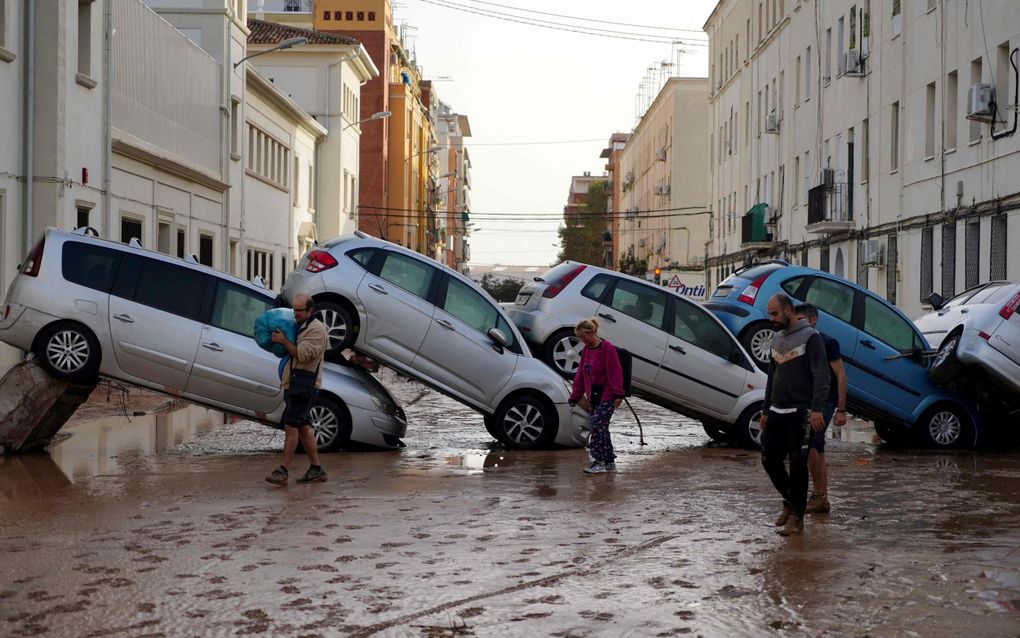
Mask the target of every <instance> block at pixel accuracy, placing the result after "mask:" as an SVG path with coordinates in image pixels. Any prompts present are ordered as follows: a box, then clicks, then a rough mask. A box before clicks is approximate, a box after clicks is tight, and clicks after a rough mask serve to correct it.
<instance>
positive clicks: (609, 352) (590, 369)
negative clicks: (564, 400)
mask: <svg viewBox="0 0 1020 638" xmlns="http://www.w3.org/2000/svg"><path fill="white" fill-rule="evenodd" d="M593 387H601V388H602V400H603V401H612V400H614V399H621V398H623V396H624V392H623V368H621V367H620V355H619V354H617V352H616V348H615V347H613V344H611V343H609V342H608V341H606V340H605V339H603V340H602V342H601V343H599V345H597V346H595V347H594V348H589V347H585V348H584V350H582V351H581V363H580V364H579V365H578V366H577V374H576V375H575V376H574V388H573V390H572V391H571V392H570V402H571V403H577V402H578V401H580V400H581V397H582V396H587V397H588V398H589V399H590V398H591V389H592V388H593Z"/></svg>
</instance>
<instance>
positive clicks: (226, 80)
mask: <svg viewBox="0 0 1020 638" xmlns="http://www.w3.org/2000/svg"><path fill="white" fill-rule="evenodd" d="M107 2H110V0H107ZM231 21H232V17H231V12H230V11H227V20H226V28H224V29H223V56H222V58H223V59H222V65H223V66H222V69H223V73H222V76H223V81H222V82H221V83H220V84H221V87H220V91H221V93H220V114H221V117H220V149H221V150H220V175H221V176H222V178H223V181H224V182H226V183H227V184H228V186H227V190H226V192H224V193H223V199H224V201H223V203H224V206H223V228H224V233H223V258H224V262H223V267H222V268H220V270H222V271H224V272H229V273H230V274H231V275H233V274H236V273H234V272H233V271H231V269H230V200H231V196H230V195H231V194H230V191H231V190H232V189H233V186H234V185H233V184H231V183H230V127H231V126H232V125H233V122H231V121H230V106H229V105H230V74H231V73H233V72H234V69H233V65H232V62H231V61H232V57H231V47H230V28H231V26H230V25H231ZM245 68H246V67H244V66H242V67H241V72H242V73H244V72H245ZM240 187H241V190H242V191H243V190H244V179H243V178H242V179H241V184H240ZM243 233H244V211H243V210H242V211H241V224H240V226H239V232H238V235H239V237H238V247H237V250H238V253H239V254H244V252H243V251H244V247H243V246H242V245H240V239H241V237H243ZM215 263H216V260H213V267H214V268H215Z"/></svg>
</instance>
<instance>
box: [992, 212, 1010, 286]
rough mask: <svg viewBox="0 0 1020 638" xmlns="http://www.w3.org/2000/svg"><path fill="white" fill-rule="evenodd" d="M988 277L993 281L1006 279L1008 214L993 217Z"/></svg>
mask: <svg viewBox="0 0 1020 638" xmlns="http://www.w3.org/2000/svg"><path fill="white" fill-rule="evenodd" d="M991 253H992V254H991V258H992V259H991V264H990V266H989V271H988V278H989V279H990V280H991V281H996V280H1004V279H1006V216H1005V215H996V216H995V217H992V250H991Z"/></svg>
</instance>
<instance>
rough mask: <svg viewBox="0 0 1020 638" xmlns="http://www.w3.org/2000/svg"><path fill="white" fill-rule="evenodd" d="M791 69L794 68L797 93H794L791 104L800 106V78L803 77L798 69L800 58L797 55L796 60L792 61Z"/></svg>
mask: <svg viewBox="0 0 1020 638" xmlns="http://www.w3.org/2000/svg"><path fill="white" fill-rule="evenodd" d="M793 68H794V70H796V71H797V77H796V78H794V79H795V80H796V82H795V84H796V85H797V91H796V93H795V94H794V96H793V98H794V100H793V103H794V104H800V96H801V94H802V91H803V89H802V88H801V78H802V77H804V76H803V74H802V72H801V68H800V56H799V55H798V56H797V59H796V60H794V62H793Z"/></svg>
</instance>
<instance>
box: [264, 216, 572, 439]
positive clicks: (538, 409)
mask: <svg viewBox="0 0 1020 638" xmlns="http://www.w3.org/2000/svg"><path fill="white" fill-rule="evenodd" d="M301 293H304V294H307V295H310V296H311V297H312V299H313V300H314V301H315V307H316V308H317V309H318V310H319V311H320V312H321V314H322V316H323V318H324V320H325V322H326V328H327V330H328V331H329V338H330V347H331V349H334V350H338V349H344V348H353V349H355V350H357V351H358V352H361V353H363V354H366V355H368V356H370V357H372V358H374V359H377V360H379V361H381V362H383V363H385V364H386V365H388V366H390V367H391V368H394V369H395V370H397V371H399V372H401V373H403V374H405V375H407V376H410V377H413V378H416V379H418V380H419V381H422V382H423V383H425V384H427V385H429V386H431V387H433V388H435V389H436V390H438V391H439V392H442V393H443V394H445V395H447V396H449V397H451V398H453V399H455V400H457V401H459V402H461V403H463V404H465V405H467V406H468V407H471V408H473V409H475V410H477V411H478V412H480V413H482V415H483V417H484V422H485V426H486V428H487V430H488V431H489V433H490V434H491V435H492V436H493V437H495V438H496V439H497V440H499V441H502V442H503V443H505V444H506V445H509V446H512V447H516V448H521V449H529V448H535V447H544V446H547V445H550V444H553V443H556V444H560V445H565V446H579V445H584V443H585V442H586V440H587V427H588V419H587V416H586V415H585V413H584V412H583V411H581V410H579V409H572V408H571V407H570V406H569V404H568V403H567V399H568V397H569V396H570V394H569V390H568V387H567V385H566V383H565V382H564V381H563V380H562V379H561V378H560V377H558V376H557V375H556V374H555V373H554V372H553V371H551V370H549V369H548V368H547V367H546V366H545V365H543V364H542V362H540V361H538V360H536V359H534V358H533V357H532V356H531V353H530V352H528V349H527V347H525V346H524V343H523V340H522V339H521V335H520V333H519V332H518V331H517V328H516V327H514V326H513V324H512V323H511V322H510V321H509V319H508V318H507V316H506V313H505V312H504V310H503V308H501V307H500V305H499V304H498V303H496V302H495V301H493V299H492V298H491V297H489V295H488V294H487V293H485V291H483V290H482V289H481V288H479V287H478V285H477V284H475V283H474V282H473V281H471V280H470V279H468V278H467V277H465V276H464V275H462V274H460V273H458V272H456V271H455V270H452V269H450V268H447V267H446V266H443V265H442V264H439V263H437V262H436V261H434V260H432V259H429V258H427V257H425V256H423V255H421V254H419V253H416V252H414V251H411V250H408V249H406V248H402V247H401V246H398V245H396V244H393V243H390V242H387V241H384V240H381V239H377V238H375V237H371V236H369V235H366V234H364V233H360V232H359V233H356V234H354V235H345V236H342V237H337V238H335V239H332V240H329V241H327V242H325V243H324V244H322V245H321V246H317V247H316V248H314V249H313V250H311V251H309V252H308V253H307V254H305V256H304V257H302V259H301V261H300V262H299V263H298V266H297V269H296V270H295V271H294V272H292V273H290V274H289V275H288V276H287V281H286V282H285V283H284V287H283V296H284V298H285V299H287V300H293V299H294V297H295V296H296V295H298V294H301Z"/></svg>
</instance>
